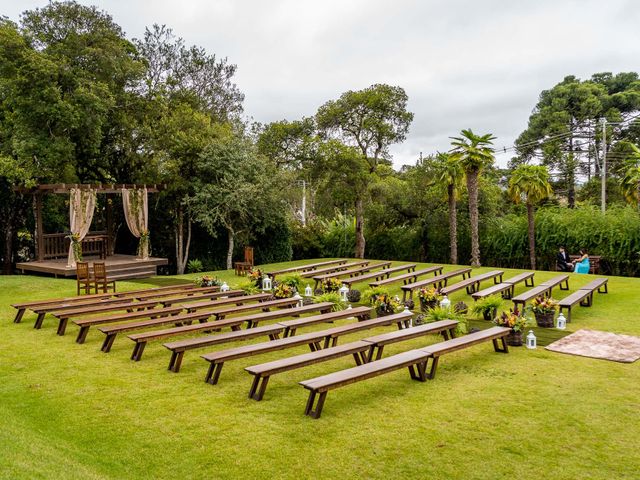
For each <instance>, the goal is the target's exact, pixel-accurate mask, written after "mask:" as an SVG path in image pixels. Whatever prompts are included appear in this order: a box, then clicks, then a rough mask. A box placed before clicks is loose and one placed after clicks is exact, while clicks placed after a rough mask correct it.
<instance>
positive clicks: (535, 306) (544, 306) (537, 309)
mask: <svg viewBox="0 0 640 480" xmlns="http://www.w3.org/2000/svg"><path fill="white" fill-rule="evenodd" d="M531 311H532V312H533V316H534V317H536V324H538V326H539V327H543V328H553V319H554V318H555V315H556V312H557V311H558V302H557V301H556V300H554V299H553V298H551V297H545V296H544V295H540V296H538V297H536V298H534V299H533V300H531Z"/></svg>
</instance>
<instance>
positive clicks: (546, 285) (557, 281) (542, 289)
mask: <svg viewBox="0 0 640 480" xmlns="http://www.w3.org/2000/svg"><path fill="white" fill-rule="evenodd" d="M558 286H559V288H560V290H568V289H569V275H566V274H563V275H557V276H555V277H553V278H552V279H550V280H547V281H546V282H542V283H541V284H540V285H538V286H537V287H533V288H532V289H530V290H527V291H526V292H522V293H521V294H519V295H516V296H515V297H512V298H511V301H512V302H513V308H514V309H516V310H518V309H520V308H519V307H520V306H521V307H522V309H524V307H525V305H526V304H527V302H528V301H529V300H532V299H534V298H536V297H539V296H540V295H543V296H545V297H550V296H551V294H552V293H553V289H554V288H555V287H558Z"/></svg>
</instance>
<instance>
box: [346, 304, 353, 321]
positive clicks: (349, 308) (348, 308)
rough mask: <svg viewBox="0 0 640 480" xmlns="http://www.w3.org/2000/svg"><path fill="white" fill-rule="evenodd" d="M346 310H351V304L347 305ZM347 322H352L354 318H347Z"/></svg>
mask: <svg viewBox="0 0 640 480" xmlns="http://www.w3.org/2000/svg"><path fill="white" fill-rule="evenodd" d="M347 310H353V307H352V306H351V304H349V306H348V307H347ZM347 320H354V317H347Z"/></svg>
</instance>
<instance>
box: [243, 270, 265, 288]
mask: <svg viewBox="0 0 640 480" xmlns="http://www.w3.org/2000/svg"><path fill="white" fill-rule="evenodd" d="M247 277H248V278H249V280H251V281H252V282H253V283H254V284H255V286H256V287H258V288H260V289H262V277H264V273H262V270H260V269H259V268H256V269H255V270H251V271H250V272H249V274H248V275H247Z"/></svg>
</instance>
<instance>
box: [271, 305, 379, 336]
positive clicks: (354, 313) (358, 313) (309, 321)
mask: <svg viewBox="0 0 640 480" xmlns="http://www.w3.org/2000/svg"><path fill="white" fill-rule="evenodd" d="M351 317H353V318H355V319H357V320H359V321H361V320H368V319H369V318H370V317H371V308H370V307H356V308H351V309H346V310H339V311H337V312H331V313H326V314H320V315H313V316H311V317H303V318H297V319H295V320H287V321H284V322H278V323H279V324H280V325H282V326H283V327H285V330H284V336H285V337H292V336H294V335H295V334H296V331H297V329H298V328H300V327H308V326H309V325H315V324H318V323H325V322H334V321H336V320H343V319H345V318H351Z"/></svg>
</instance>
